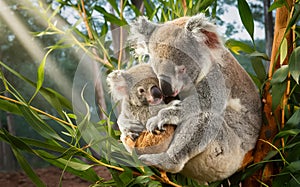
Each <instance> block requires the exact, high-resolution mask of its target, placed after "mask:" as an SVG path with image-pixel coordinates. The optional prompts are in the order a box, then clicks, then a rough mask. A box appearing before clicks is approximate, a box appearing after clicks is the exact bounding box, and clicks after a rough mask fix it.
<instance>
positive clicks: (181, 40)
mask: <svg viewBox="0 0 300 187" xmlns="http://www.w3.org/2000/svg"><path fill="white" fill-rule="evenodd" d="M130 31H131V35H130V36H129V40H130V42H131V43H133V46H134V47H135V48H136V49H138V50H139V51H141V49H139V47H141V46H146V47H147V49H145V51H147V53H148V54H149V56H150V64H151V65H152V68H153V70H154V72H155V73H156V75H157V77H158V79H159V83H160V88H161V89H162V92H163V94H164V95H165V96H175V95H177V94H178V93H179V92H181V91H183V90H184V89H186V88H188V87H189V86H190V85H192V83H194V84H195V82H197V81H200V80H201V77H203V76H204V75H206V74H207V72H208V71H209V69H210V67H211V65H212V63H213V60H212V57H214V54H213V52H212V51H214V50H215V49H218V48H220V46H221V42H220V39H219V37H218V34H217V32H216V27H215V26H214V25H213V24H212V23H210V22H209V21H208V20H207V19H206V18H205V17H204V15H202V14H199V15H196V16H193V17H183V18H179V19H176V20H174V21H170V22H166V23H164V24H156V23H152V22H150V21H148V20H147V19H146V18H145V17H140V18H139V19H138V20H137V21H136V22H135V23H133V24H132V25H131V28H130ZM141 43H142V44H143V45H139V44H141Z"/></svg>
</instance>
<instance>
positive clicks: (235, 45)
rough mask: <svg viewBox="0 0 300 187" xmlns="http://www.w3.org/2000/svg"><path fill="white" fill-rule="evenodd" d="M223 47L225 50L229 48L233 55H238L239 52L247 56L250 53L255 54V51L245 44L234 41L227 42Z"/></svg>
mask: <svg viewBox="0 0 300 187" xmlns="http://www.w3.org/2000/svg"><path fill="white" fill-rule="evenodd" d="M225 45H226V47H227V48H229V49H230V50H231V51H232V52H233V53H235V54H240V52H245V53H247V54H251V53H254V52H255V50H254V49H253V48H252V47H251V46H249V45H248V44H245V43H244V42H241V41H236V40H233V39H229V40H227V41H226V43H225Z"/></svg>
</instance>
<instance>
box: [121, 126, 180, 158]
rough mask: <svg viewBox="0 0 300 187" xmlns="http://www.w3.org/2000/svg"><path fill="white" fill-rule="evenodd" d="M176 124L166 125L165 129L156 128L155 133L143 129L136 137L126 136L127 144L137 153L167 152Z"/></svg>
mask: <svg viewBox="0 0 300 187" xmlns="http://www.w3.org/2000/svg"><path fill="white" fill-rule="evenodd" d="M175 128H176V126H175V125H164V129H165V130H162V131H160V130H155V132H154V133H151V132H149V131H143V132H141V134H140V135H139V136H138V137H137V138H136V139H135V140H132V139H131V138H130V137H129V136H126V137H125V144H126V145H127V146H128V147H129V148H130V149H131V151H132V150H133V149H135V151H136V153H137V154H139V155H141V154H157V153H162V152H165V151H166V150H167V149H168V147H169V145H170V143H171V141H172V139H173V135H174V131H175Z"/></svg>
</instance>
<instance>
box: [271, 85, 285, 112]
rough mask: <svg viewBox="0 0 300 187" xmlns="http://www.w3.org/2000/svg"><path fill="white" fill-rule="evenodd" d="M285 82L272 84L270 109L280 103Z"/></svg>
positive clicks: (273, 108)
mask: <svg viewBox="0 0 300 187" xmlns="http://www.w3.org/2000/svg"><path fill="white" fill-rule="evenodd" d="M286 86H287V82H282V83H277V84H272V110H273V111H274V110H275V109H276V107H277V106H278V105H279V104H280V103H281V101H282V97H283V94H284V92H285V90H286Z"/></svg>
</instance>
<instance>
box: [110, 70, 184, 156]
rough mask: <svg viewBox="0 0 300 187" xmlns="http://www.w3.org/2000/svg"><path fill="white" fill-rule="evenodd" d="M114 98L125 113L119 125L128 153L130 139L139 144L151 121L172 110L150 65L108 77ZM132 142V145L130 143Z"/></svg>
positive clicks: (116, 71)
mask: <svg viewBox="0 0 300 187" xmlns="http://www.w3.org/2000/svg"><path fill="white" fill-rule="evenodd" d="M107 83H108V85H109V87H110V91H111V94H112V96H113V98H114V99H115V100H116V101H119V100H120V101H121V113H120V115H119V117H118V121H117V122H118V125H119V129H120V131H121V141H122V143H123V144H124V146H125V147H126V149H127V150H128V151H131V150H132V148H129V147H128V145H127V144H126V141H125V139H126V137H127V136H129V137H130V138H131V139H132V140H136V139H137V138H138V137H139V135H140V134H141V132H143V131H145V130H146V123H147V120H148V119H149V118H151V117H153V116H155V115H157V113H158V112H159V110H161V109H163V108H167V107H171V106H173V105H174V104H176V102H180V101H176V100H175V101H172V102H171V103H170V104H168V105H167V104H165V103H164V102H163V95H162V92H161V90H160V89H159V82H158V79H157V77H156V74H155V73H154V71H153V70H152V68H151V66H150V65H149V64H139V65H136V66H133V67H131V68H130V69H128V70H114V71H113V72H111V73H110V74H109V75H108V77H107ZM127 142H128V141H127Z"/></svg>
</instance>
